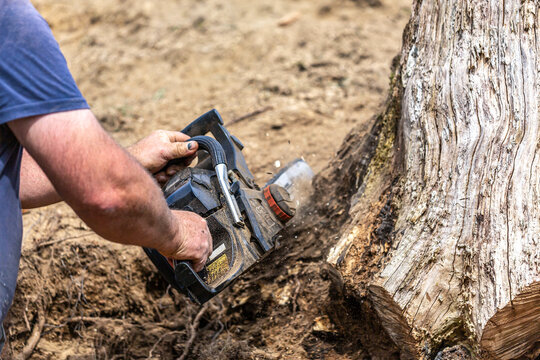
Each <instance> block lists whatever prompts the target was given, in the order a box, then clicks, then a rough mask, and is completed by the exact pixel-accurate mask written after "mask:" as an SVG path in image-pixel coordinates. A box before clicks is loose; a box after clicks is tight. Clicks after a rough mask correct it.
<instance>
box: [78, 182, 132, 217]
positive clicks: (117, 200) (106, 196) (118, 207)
mask: <svg viewBox="0 0 540 360" xmlns="http://www.w3.org/2000/svg"><path fill="white" fill-rule="evenodd" d="M130 200H131V196H129V195H128V192H126V191H125V189H122V188H120V189H119V188H111V189H106V190H100V191H96V192H94V193H91V194H86V195H85V196H84V197H83V199H81V205H82V206H81V207H82V208H83V209H84V210H85V211H87V212H91V213H92V214H93V215H94V216H96V215H97V216H100V215H101V216H107V217H110V216H116V215H121V214H123V213H126V212H127V211H129V209H130V207H131V206H130V203H131V202H132V201H130Z"/></svg>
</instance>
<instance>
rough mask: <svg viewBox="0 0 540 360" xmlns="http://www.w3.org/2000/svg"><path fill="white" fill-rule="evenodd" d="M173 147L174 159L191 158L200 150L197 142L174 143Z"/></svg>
mask: <svg viewBox="0 0 540 360" xmlns="http://www.w3.org/2000/svg"><path fill="white" fill-rule="evenodd" d="M171 146H172V149H171V155H172V158H174V159H177V158H183V157H188V156H191V155H193V154H195V152H196V151H197V149H198V148H199V144H198V143H197V142H196V141H186V142H174V143H171Z"/></svg>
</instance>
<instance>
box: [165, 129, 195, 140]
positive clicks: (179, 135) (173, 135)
mask: <svg viewBox="0 0 540 360" xmlns="http://www.w3.org/2000/svg"><path fill="white" fill-rule="evenodd" d="M163 132H164V133H165V134H166V135H167V136H168V138H169V141H170V142H185V141H187V140H189V138H190V137H189V136H188V135H186V134H184V133H183V132H180V131H168V130H163Z"/></svg>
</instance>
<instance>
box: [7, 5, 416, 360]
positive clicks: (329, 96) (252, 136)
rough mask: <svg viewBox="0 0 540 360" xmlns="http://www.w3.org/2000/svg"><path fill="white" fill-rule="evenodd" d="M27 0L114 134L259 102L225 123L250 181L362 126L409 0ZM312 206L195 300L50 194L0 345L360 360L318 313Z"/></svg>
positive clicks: (321, 162)
mask: <svg viewBox="0 0 540 360" xmlns="http://www.w3.org/2000/svg"><path fill="white" fill-rule="evenodd" d="M34 3H35V5H36V7H37V8H38V10H39V11H40V12H41V13H42V15H43V16H44V18H45V19H46V20H47V21H48V22H49V24H50V25H51V27H52V29H53V32H54V34H55V36H56V37H57V40H58V41H59V43H60V46H61V48H62V50H63V51H64V54H65V56H66V58H67V61H68V64H69V66H70V68H71V70H72V72H73V75H74V77H75V79H76V81H77V83H78V84H79V86H80V88H81V91H82V93H83V94H84V96H85V97H86V98H87V100H88V102H89V103H90V105H91V107H92V109H93V111H94V112H95V114H96V116H97V117H98V118H99V120H100V121H101V123H102V124H103V126H104V127H105V128H106V129H107V130H108V131H109V132H110V133H111V134H112V136H114V137H115V139H117V140H118V141H119V142H120V143H121V144H123V145H129V144H131V143H133V142H135V141H136V140H137V139H139V138H141V137H143V136H144V135H146V134H148V133H149V132H151V131H152V130H155V129H159V128H162V129H178V130H180V129H182V128H183V127H184V126H185V125H187V124H188V123H189V122H190V121H192V120H193V119H195V118H196V117H197V116H199V115H200V114H202V113H204V112H206V111H208V110H210V109H212V108H216V109H218V110H219V111H220V113H221V114H222V116H223V118H224V120H225V123H227V122H229V121H232V120H234V119H238V118H240V117H243V116H245V115H249V114H251V115H253V114H254V113H255V112H259V114H257V115H253V116H250V117H248V118H246V119H245V120H243V121H241V122H238V123H235V124H232V125H231V126H230V128H229V129H230V131H231V132H232V133H233V134H235V135H236V136H237V137H238V138H240V139H241V140H242V142H243V143H244V145H245V150H244V154H245V156H246V158H247V162H248V164H249V165H250V168H251V170H252V172H253V173H254V175H255V176H256V178H257V180H258V182H259V183H263V182H264V181H266V180H268V179H269V178H270V177H271V176H272V174H273V173H274V172H276V171H278V170H279V167H280V166H283V165H284V164H286V163H287V162H288V161H290V160H293V159H294V158H297V157H302V158H304V159H305V160H306V161H308V163H309V164H310V165H311V166H312V167H313V169H314V170H315V171H316V172H320V171H322V170H323V169H325V168H326V167H327V165H328V164H329V163H330V162H331V160H332V158H333V156H334V155H335V152H336V151H337V150H338V148H339V146H340V144H341V143H342V141H343V138H344V137H345V135H346V134H347V133H349V131H350V130H351V129H352V128H353V127H356V128H357V129H359V130H358V131H364V132H365V131H367V130H368V129H369V127H370V124H371V119H372V117H373V115H375V114H376V113H377V112H378V111H380V108H381V105H382V103H383V101H384V99H385V95H386V92H387V89H388V80H389V75H390V63H391V61H392V58H393V57H394V56H395V55H396V54H397V53H398V51H399V47H400V44H401V33H402V29H403V27H404V25H405V23H406V21H407V20H408V17H409V14H410V9H409V6H410V1H409V0H381V1H379V0H357V1H345V0H343V1H331V0H295V1H293V0H264V1H263V0H260V1H256V2H255V1H247V0H229V1H221V0H204V1H203V0H183V1H175V0H161V1H131V0H93V1H82V0H76V1H73V0H70V1H68V0H62V1H58V0H36V1H35V2H34ZM96 154H97V155H99V149H96ZM330 186H331V185H330ZM319 190H320V189H319ZM323 190H324V189H323ZM321 198H322V199H324V197H319V198H318V197H315V198H314V199H315V200H316V199H321ZM307 201H308V199H306V202H307ZM324 205H325V204H317V207H318V209H324ZM324 215H325V214H324V210H322V211H320V210H319V211H318V213H317V214H313V215H312V216H311V215H307V216H305V218H304V219H302V221H301V222H300V223H302V222H303V224H302V225H299V226H297V227H296V228H292V229H289V230H288V231H287V234H286V236H285V239H284V241H283V242H284V244H283V246H282V247H281V248H280V249H278V250H277V251H276V252H275V253H274V254H272V256H270V257H268V258H267V259H265V261H263V262H262V263H261V264H259V265H258V266H257V268H255V269H254V271H252V272H250V273H249V274H248V275H247V276H245V277H244V278H243V279H242V280H240V281H238V282H237V283H235V284H234V285H233V286H232V287H231V288H230V289H229V290H226V291H225V292H224V293H223V294H222V295H221V296H219V297H218V298H216V299H214V300H212V301H210V302H209V303H208V305H207V306H205V307H203V308H200V307H198V306H196V305H194V304H192V303H190V301H189V300H187V299H186V298H185V297H183V296H182V295H179V294H177V293H175V292H172V291H169V290H168V289H167V286H166V283H165V282H164V281H163V280H162V279H161V278H160V276H159V275H158V274H157V273H156V271H155V269H154V268H153V267H152V265H151V263H150V261H149V260H148V259H146V257H145V255H144V254H143V253H142V250H141V249H138V248H134V247H126V246H120V245H116V244H111V243H108V242H106V241H104V240H103V239H100V238H99V237H98V236H96V235H95V234H93V233H92V232H91V231H90V230H89V228H88V227H87V226H86V225H85V224H84V223H83V222H82V221H81V220H79V219H78V218H77V217H76V215H75V214H74V213H73V212H72V211H71V210H70V209H69V208H68V207H67V206H65V205H56V206H51V207H48V208H44V209H38V210H32V211H30V212H29V213H27V214H25V215H24V225H25V229H24V230H25V231H24V241H23V256H22V260H21V266H20V276H19V285H18V289H17V293H16V298H15V301H14V305H13V308H12V311H11V313H10V315H9V317H8V319H7V323H6V325H7V332H8V336H9V343H8V350H9V351H10V352H12V353H13V354H18V353H20V352H21V351H22V349H23V348H24V347H25V346H28V345H31V344H32V342H33V340H38V339H39V342H37V345H36V347H35V350H34V351H33V352H32V354H31V356H30V358H31V359H176V358H185V359H363V358H369V352H368V351H366V349H367V348H369V347H370V346H374V345H375V346H376V345H377V344H365V343H362V341H361V340H359V339H357V338H354V337H352V338H351V337H350V336H347V331H346V329H345V330H344V329H343V327H344V326H343V324H341V325H339V324H336V323H335V321H334V320H331V318H332V317H331V316H329V315H328V306H327V304H328V300H327V299H328V297H329V296H330V295H332V294H331V292H332V288H331V287H330V285H329V281H328V280H327V278H328V273H327V271H325V270H324V269H325V267H324V265H323V263H324V261H323V260H324V258H325V254H326V251H327V250H328V248H329V247H330V246H331V245H332V243H333V241H334V240H335V238H336V236H337V233H336V231H337V225H336V224H333V223H332V221H329V220H328V219H327V221H322V220H321V221H320V219H321V216H322V217H324ZM321 269H323V270H321ZM348 315H349V314H344V316H345V317H347V316H348ZM350 315H351V316H353V315H354V314H350ZM332 319H333V318H332Z"/></svg>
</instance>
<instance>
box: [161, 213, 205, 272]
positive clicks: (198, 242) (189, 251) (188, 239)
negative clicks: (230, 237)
mask: <svg viewBox="0 0 540 360" xmlns="http://www.w3.org/2000/svg"><path fill="white" fill-rule="evenodd" d="M173 215H174V216H175V217H176V218H177V220H178V222H179V225H180V226H179V227H180V228H179V230H180V231H179V232H178V238H177V239H175V240H174V241H175V242H176V243H177V246H176V250H175V251H174V252H173V253H171V254H170V255H169V256H170V257H172V258H174V259H177V260H191V261H192V262H193V264H199V263H202V264H203V265H204V263H206V259H207V258H208V256H209V255H210V254H211V253H212V236H211V235H210V230H209V229H208V225H207V224H206V220H204V219H203V218H202V217H200V216H199V215H197V214H195V213H193V212H189V211H179V210H174V211H173Z"/></svg>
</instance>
